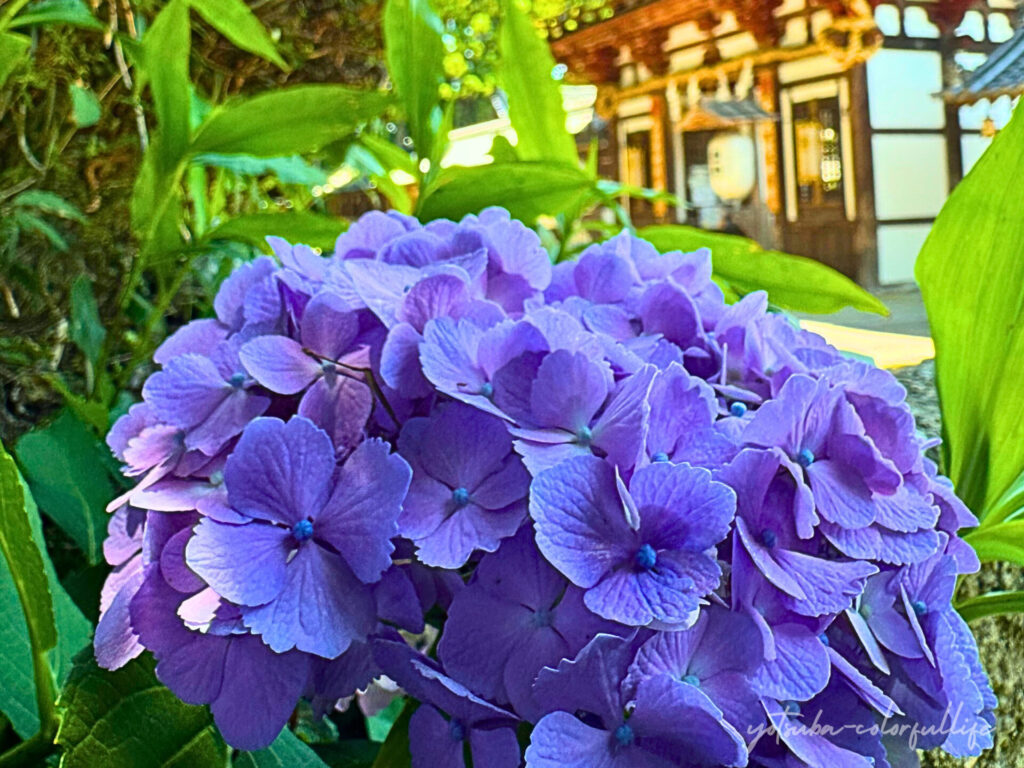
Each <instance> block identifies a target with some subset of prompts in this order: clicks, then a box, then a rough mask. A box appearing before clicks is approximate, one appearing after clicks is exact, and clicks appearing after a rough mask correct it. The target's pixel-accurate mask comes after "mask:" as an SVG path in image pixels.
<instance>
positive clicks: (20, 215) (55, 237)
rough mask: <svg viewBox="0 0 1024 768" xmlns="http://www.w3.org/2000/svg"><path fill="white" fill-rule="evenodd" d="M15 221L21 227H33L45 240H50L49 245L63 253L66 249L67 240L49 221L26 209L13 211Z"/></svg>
mask: <svg viewBox="0 0 1024 768" xmlns="http://www.w3.org/2000/svg"><path fill="white" fill-rule="evenodd" d="M13 218H14V221H15V223H16V224H17V225H18V226H19V227H20V228H21V229H33V230H35V231H36V232H38V233H39V234H41V235H42V236H43V237H45V238H46V239H47V240H49V241H50V245H52V246H53V247H54V248H56V249H57V250H58V251H60V252H61V253H63V252H64V251H66V250H67V249H68V241H67V240H65V239H64V236H63V235H61V233H60V232H58V231H57V230H56V229H55V228H54V227H53V225H52V224H50V222H48V221H47V220H46V219H43V218H40V217H39V216H36V215H35V214H32V213H27V212H26V211H18V210H15V211H14V213H13Z"/></svg>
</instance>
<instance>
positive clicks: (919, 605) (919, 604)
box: [910, 600, 928, 616]
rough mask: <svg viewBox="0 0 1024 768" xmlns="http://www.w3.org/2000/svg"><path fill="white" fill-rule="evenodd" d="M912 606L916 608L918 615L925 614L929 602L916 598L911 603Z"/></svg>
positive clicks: (915, 611)
mask: <svg viewBox="0 0 1024 768" xmlns="http://www.w3.org/2000/svg"><path fill="white" fill-rule="evenodd" d="M910 607H911V608H913V609H914V613H916V614H917V615H918V616H924V615H925V614H926V613H928V604H927V603H926V602H925V601H924V600H915V601H914V602H912V603H911V604H910Z"/></svg>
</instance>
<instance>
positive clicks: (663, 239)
mask: <svg viewBox="0 0 1024 768" xmlns="http://www.w3.org/2000/svg"><path fill="white" fill-rule="evenodd" d="M637 234H638V235H639V236H640V237H642V238H643V239H645V240H648V241H650V242H651V243H652V244H653V245H654V247H655V248H657V249H658V250H659V251H661V252H662V253H665V252H667V251H695V250H697V249H698V248H709V249H710V250H711V265H712V268H713V270H714V274H715V277H716V278H719V279H721V280H724V281H725V282H727V283H728V284H729V286H730V287H731V288H733V289H734V290H735V291H736V292H737V293H738V294H740V295H742V294H746V293H751V292H753V291H759V290H763V291H767V292H768V298H769V300H770V301H771V302H772V303H773V304H775V305H776V306H779V307H782V308H783V309H789V310H793V311H797V312H811V313H814V314H828V313H831V312H836V311H838V310H840V309H842V308H843V307H853V308H854V309H859V310H861V311H863V312H877V313H878V314H880V315H884V314H888V311H887V310H886V308H885V305H884V304H883V303H882V302H880V301H879V300H878V299H876V298H875V297H874V296H872V295H871V294H870V293H868V292H867V291H865V290H864V289H863V288H861V287H860V286H859V285H857V284H856V283H855V282H853V280H851V279H850V278H848V277H846V276H845V275H842V274H840V273H839V272H836V271H835V270H834V269H832V268H831V267H828V266H825V265H824V264H822V263H821V262H820V261H815V260H814V259H809V258H807V257H805V256H794V255H792V254H788V253H782V252H781V251H766V250H763V249H762V248H761V246H759V245H758V244H757V243H756V242H754V241H753V240H748V239H747V238H745V237H739V236H738V235H726V234H722V233H721V232H709V231H707V230H703V229H697V228H696V227H686V226H682V225H677V224H665V225H656V226H652V227H644V228H643V229H641V230H640V231H639V232H638V233H637Z"/></svg>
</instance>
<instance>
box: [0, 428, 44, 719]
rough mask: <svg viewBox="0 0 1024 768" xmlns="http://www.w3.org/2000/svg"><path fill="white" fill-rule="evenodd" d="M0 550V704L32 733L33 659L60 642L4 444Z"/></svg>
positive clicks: (19, 488)
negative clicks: (0, 610) (0, 692)
mask: <svg viewBox="0 0 1024 768" xmlns="http://www.w3.org/2000/svg"><path fill="white" fill-rule="evenodd" d="M0 552H2V553H3V563H2V568H0V587H3V589H0V607H2V608H3V614H2V617H0V619H2V626H0V681H2V682H3V683H4V695H3V697H2V700H0V705H2V706H0V709H2V710H3V711H4V713H5V714H6V715H7V716H8V718H9V719H10V720H11V723H12V724H13V725H14V727H15V730H17V731H18V732H19V733H20V734H21V735H22V736H29V735H31V734H32V733H34V732H35V731H36V730H37V729H38V727H39V717H38V714H37V710H36V704H35V691H36V687H35V682H34V678H33V658H34V655H35V654H36V653H42V652H43V651H47V650H49V649H50V648H53V647H54V646H55V645H56V644H57V629H56V626H55V623H54V615H53V602H52V599H51V597H50V586H49V584H48V583H47V580H46V570H45V569H44V567H43V557H42V555H41V554H40V552H39V548H38V547H37V546H36V543H35V542H34V541H33V539H32V526H31V524H30V522H29V517H28V507H27V505H26V503H25V491H24V489H23V487H22V484H21V479H20V478H19V476H18V469H17V467H16V466H15V465H14V459H12V458H11V457H10V456H9V455H8V454H7V452H6V451H5V450H4V449H3V447H2V446H0ZM21 651H25V652H26V653H20V652H21ZM19 657H20V658H19ZM26 694H27V695H26Z"/></svg>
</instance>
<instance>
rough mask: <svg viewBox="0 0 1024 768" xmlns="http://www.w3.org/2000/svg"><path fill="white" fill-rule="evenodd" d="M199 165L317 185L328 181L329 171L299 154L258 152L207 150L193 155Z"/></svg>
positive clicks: (287, 182) (287, 181)
mask: <svg viewBox="0 0 1024 768" xmlns="http://www.w3.org/2000/svg"><path fill="white" fill-rule="evenodd" d="M192 162H193V163H194V164H195V165H211V166H215V167H217V168H225V169H227V170H229V171H233V172H234V173H238V174H241V175H243V176H262V175H264V174H267V173H272V174H274V175H275V176H277V178H278V179H279V180H280V181H282V182H284V183H285V184H302V185H304V186H307V187H313V186H316V185H317V184H326V183H327V173H326V171H324V170H323V169H322V168H317V167H316V166H315V165H313V164H312V163H309V162H307V161H306V160H303V159H302V158H301V157H299V156H298V155H292V156H291V157H256V156H255V155H223V154H218V153H216V152H206V153H204V154H202V155H197V156H196V157H193V158H192Z"/></svg>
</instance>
